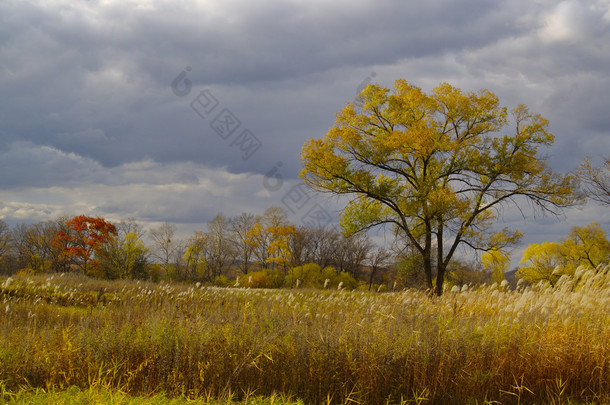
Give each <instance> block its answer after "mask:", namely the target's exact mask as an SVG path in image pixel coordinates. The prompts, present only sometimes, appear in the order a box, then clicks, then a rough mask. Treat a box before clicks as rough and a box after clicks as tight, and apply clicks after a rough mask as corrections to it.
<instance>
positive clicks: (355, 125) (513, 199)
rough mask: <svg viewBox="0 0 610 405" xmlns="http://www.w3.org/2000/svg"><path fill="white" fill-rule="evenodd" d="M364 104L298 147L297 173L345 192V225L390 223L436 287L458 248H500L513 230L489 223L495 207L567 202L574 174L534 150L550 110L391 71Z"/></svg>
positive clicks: (317, 185)
mask: <svg viewBox="0 0 610 405" xmlns="http://www.w3.org/2000/svg"><path fill="white" fill-rule="evenodd" d="M361 96H362V99H363V100H364V104H363V105H362V107H359V106H356V105H354V104H347V105H346V106H345V108H344V109H343V110H341V111H340V112H339V113H338V114H337V119H336V122H335V125H334V126H333V127H332V128H331V129H330V130H329V131H328V133H327V134H326V136H324V137H323V138H322V139H312V140H310V141H308V142H307V143H306V144H305V146H304V148H303V151H302V155H301V158H302V161H303V164H304V168H303V171H302V172H301V176H302V177H303V179H304V181H305V182H306V183H307V184H309V185H310V186H311V187H312V188H313V189H315V190H318V191H322V192H329V193H333V194H347V195H351V196H353V199H352V200H351V201H350V202H349V204H348V205H347V206H346V207H345V209H344V210H343V212H342V217H341V225H342V227H343V229H344V231H345V232H346V233H348V234H350V233H355V232H359V231H362V230H366V229H368V228H371V227H373V226H376V225H380V224H385V223H389V224H393V225H394V226H395V227H396V228H397V231H398V232H399V233H400V234H402V236H404V237H405V238H406V240H408V241H409V242H410V243H411V244H412V245H413V246H414V247H415V249H416V251H417V252H418V254H419V255H420V256H421V257H422V263H423V271H424V273H425V276H426V281H427V284H428V287H429V288H430V289H432V288H433V265H434V266H435V267H436V289H435V291H436V293H437V294H439V295H440V294H441V293H442V289H443V281H444V275H445V270H446V269H447V265H448V264H449V263H450V261H451V259H452V258H453V257H454V254H455V252H456V250H457V248H458V247H459V246H460V245H468V246H470V247H472V248H475V249H483V250H488V249H502V248H503V247H505V246H506V245H508V244H510V243H513V242H515V241H516V240H517V239H518V238H519V237H520V233H519V232H518V231H512V232H511V231H509V230H503V231H498V232H495V233H492V232H491V228H492V225H493V223H494V220H495V218H496V214H497V210H499V209H501V208H502V207H504V206H506V205H509V204H515V205H518V206H519V208H521V209H523V207H522V206H520V205H519V202H520V200H522V199H523V200H527V201H529V202H530V203H532V205H533V206H535V207H537V208H540V209H542V210H543V211H545V212H550V213H553V214H556V213H558V209H559V208H561V207H565V206H569V205H571V204H573V203H574V200H575V197H574V192H573V189H574V178H573V177H572V176H570V175H560V174H557V173H554V172H553V171H552V170H551V169H550V168H549V167H548V166H547V165H546V163H545V161H544V158H543V157H542V156H540V154H539V148H540V147H542V146H549V145H551V144H552V143H553V135H552V134H550V133H548V132H547V131H546V127H547V120H545V119H544V118H542V117H541V116H540V115H536V114H532V113H530V112H529V111H528V109H527V108H526V107H525V106H519V107H517V108H516V109H515V110H514V111H513V117H514V120H515V123H514V126H513V131H514V132H513V133H512V134H511V135H504V131H505V130H506V129H507V124H508V113H507V109H506V108H505V107H502V106H500V103H499V101H498V98H497V97H496V95H494V94H493V93H491V92H489V91H487V90H481V91H479V92H477V93H472V92H468V93H465V92H462V91H461V90H460V89H458V88H455V87H453V86H451V85H449V84H441V85H439V86H438V87H436V88H435V89H434V90H433V91H432V92H431V93H430V94H426V93H425V92H423V91H422V90H421V89H419V88H417V87H415V86H412V85H410V84H408V83H407V82H406V81H404V80H397V81H396V82H395V85H394V89H393V91H390V90H389V89H387V88H384V87H381V86H379V85H369V86H367V87H366V88H365V89H364V90H363V91H362V93H361Z"/></svg>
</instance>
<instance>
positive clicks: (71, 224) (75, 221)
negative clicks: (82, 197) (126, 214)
mask: <svg viewBox="0 0 610 405" xmlns="http://www.w3.org/2000/svg"><path fill="white" fill-rule="evenodd" d="M66 226H67V228H68V230H67V232H66V231H63V230H61V231H58V232H57V235H56V236H55V239H54V242H55V244H57V245H59V246H63V252H62V255H63V256H64V257H65V258H66V259H68V260H69V261H72V262H73V263H74V264H76V265H77V266H78V267H79V268H80V269H81V270H82V272H83V273H84V274H87V275H92V273H94V271H95V269H96V268H97V264H98V259H97V258H96V254H97V253H99V252H100V249H101V247H102V246H104V244H106V243H107V242H108V241H109V240H110V239H111V238H112V237H113V236H116V235H117V229H116V227H115V226H114V225H113V224H112V223H110V222H108V221H106V220H105V219H104V218H93V217H87V216H84V215H80V216H77V217H74V218H72V219H70V220H68V221H67V222H66Z"/></svg>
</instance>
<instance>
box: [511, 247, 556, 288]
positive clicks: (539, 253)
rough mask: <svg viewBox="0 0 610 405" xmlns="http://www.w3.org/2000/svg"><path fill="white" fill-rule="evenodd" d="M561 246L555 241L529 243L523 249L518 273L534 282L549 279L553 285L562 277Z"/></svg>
mask: <svg viewBox="0 0 610 405" xmlns="http://www.w3.org/2000/svg"><path fill="white" fill-rule="evenodd" d="M560 250H561V246H560V245H559V244H558V243H555V242H544V243H541V244H532V245H529V246H528V247H527V248H525V250H524V251H523V256H522V258H521V261H520V262H519V264H522V265H524V266H523V267H521V268H519V270H518V271H517V275H518V276H519V277H520V278H522V279H524V280H526V281H528V282H530V283H532V284H536V283H539V282H540V281H547V282H548V283H549V284H551V286H555V283H556V282H557V280H559V278H560V277H561V275H562V274H561V271H560V269H561V266H560V265H561V258H562V256H561V253H560Z"/></svg>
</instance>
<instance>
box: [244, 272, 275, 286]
mask: <svg viewBox="0 0 610 405" xmlns="http://www.w3.org/2000/svg"><path fill="white" fill-rule="evenodd" d="M239 285H240V286H242V287H249V288H280V287H282V286H283V285H284V275H283V274H282V273H281V272H280V271H279V270H269V269H263V270H260V271H253V272H250V273H248V274H244V275H243V276H241V277H240V278H239Z"/></svg>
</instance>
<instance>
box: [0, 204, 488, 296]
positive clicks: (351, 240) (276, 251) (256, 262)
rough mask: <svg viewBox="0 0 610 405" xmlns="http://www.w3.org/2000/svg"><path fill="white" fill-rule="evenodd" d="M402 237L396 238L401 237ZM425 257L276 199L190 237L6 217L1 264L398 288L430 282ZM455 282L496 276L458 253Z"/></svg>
mask: <svg viewBox="0 0 610 405" xmlns="http://www.w3.org/2000/svg"><path fill="white" fill-rule="evenodd" d="M396 246H398V244H397V245H396ZM420 270H421V264H420V263H418V261H417V260H416V256H415V255H413V252H409V250H408V249H405V248H404V247H400V248H399V247H396V248H394V247H390V248H383V247H376V246H375V245H374V244H373V243H372V241H371V239H370V238H369V237H368V236H367V235H366V234H357V235H354V236H351V237H345V236H343V234H342V233H341V232H340V231H339V230H338V229H336V228H332V227H324V228H308V227H303V226H296V225H295V224H292V223H291V222H290V221H288V220H287V214H286V211H285V210H284V209H283V208H280V207H271V208H269V209H267V210H266V211H265V213H264V214H262V215H255V214H252V213H242V214H241V215H239V216H236V217H226V216H224V215H222V214H219V215H217V216H216V217H215V218H214V219H213V220H212V221H210V222H209V223H208V224H207V226H206V229H205V230H202V231H197V232H195V233H193V235H191V236H190V237H188V238H186V239H180V238H178V237H177V236H176V227H175V226H174V225H172V224H170V223H164V224H162V225H161V226H159V227H155V228H151V229H148V230H145V229H144V228H143V227H142V226H141V225H140V224H138V223H137V222H136V221H135V220H127V221H121V222H119V223H116V224H113V223H111V222H109V221H107V220H105V219H104V218H94V217H87V216H82V215H81V216H76V217H73V218H69V217H61V218H57V219H55V220H51V221H43V222H38V223H34V224H20V225H17V226H15V227H13V228H12V229H11V228H10V227H9V226H8V225H7V224H6V223H5V222H3V221H1V220H0V272H1V273H2V274H6V275H11V274H14V273H16V272H18V271H22V272H31V273H64V272H77V273H82V274H85V275H88V276H92V277H98V278H104V279H120V278H126V279H148V280H152V281H161V280H166V281H192V282H201V283H207V284H210V285H218V286H231V285H240V286H250V287H282V286H284V287H297V286H298V287H301V286H302V287H318V288H335V287H339V286H341V287H342V288H357V287H361V288H365V289H372V288H373V289H396V288H405V287H415V288H418V287H423V286H425V282H424V279H423V274H421V271H420ZM450 273H451V274H450V277H449V280H450V281H451V282H453V283H454V284H464V283H472V282H482V281H488V280H489V279H490V277H489V274H488V273H486V272H483V271H480V268H477V266H476V265H474V264H470V265H469V264H466V263H463V262H459V261H456V263H455V264H454V265H453V267H452V271H451V272H450Z"/></svg>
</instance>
